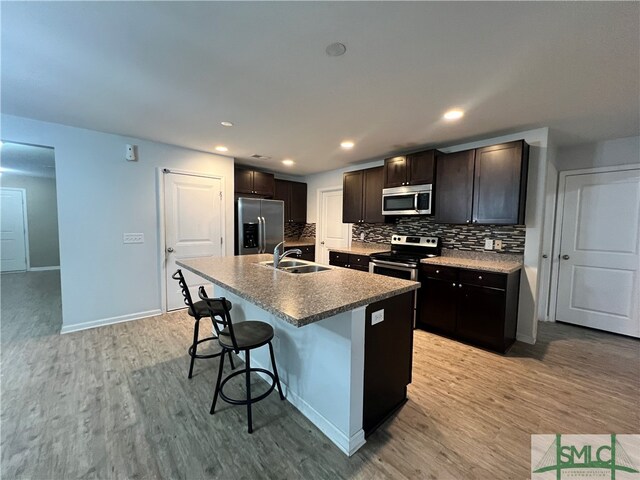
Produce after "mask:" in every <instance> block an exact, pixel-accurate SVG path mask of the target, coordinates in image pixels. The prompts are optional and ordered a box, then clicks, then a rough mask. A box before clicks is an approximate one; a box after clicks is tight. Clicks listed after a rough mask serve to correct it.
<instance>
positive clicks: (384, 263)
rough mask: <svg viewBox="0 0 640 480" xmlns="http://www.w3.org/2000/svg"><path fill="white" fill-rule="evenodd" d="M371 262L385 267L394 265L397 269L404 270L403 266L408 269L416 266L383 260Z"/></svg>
mask: <svg viewBox="0 0 640 480" xmlns="http://www.w3.org/2000/svg"><path fill="white" fill-rule="evenodd" d="M371 263H373V264H374V265H384V266H386V267H396V268H397V269H398V270H401V269H402V270H404V269H405V268H407V269H409V270H415V269H416V268H417V267H416V266H414V265H409V264H408V263H399V262H385V261H384V260H371ZM398 267H400V268H398Z"/></svg>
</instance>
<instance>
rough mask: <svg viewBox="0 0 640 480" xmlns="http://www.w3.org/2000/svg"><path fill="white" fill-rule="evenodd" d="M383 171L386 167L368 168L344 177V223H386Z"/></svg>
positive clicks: (348, 173)
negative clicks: (383, 205) (383, 207)
mask: <svg viewBox="0 0 640 480" xmlns="http://www.w3.org/2000/svg"><path fill="white" fill-rule="evenodd" d="M383 169H384V167H375V168H368V169H366V170H356V171H354V172H347V173H345V174H344V175H343V192H342V222H343V223H384V216H383V215H382V182H383V176H384V172H383Z"/></svg>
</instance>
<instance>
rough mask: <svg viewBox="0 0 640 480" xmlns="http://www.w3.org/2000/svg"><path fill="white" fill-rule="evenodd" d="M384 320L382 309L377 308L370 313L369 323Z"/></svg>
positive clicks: (373, 323)
mask: <svg viewBox="0 0 640 480" xmlns="http://www.w3.org/2000/svg"><path fill="white" fill-rule="evenodd" d="M383 321H384V309H382V310H378V311H376V312H373V313H372V314H371V325H375V324H376V323H380V322H383Z"/></svg>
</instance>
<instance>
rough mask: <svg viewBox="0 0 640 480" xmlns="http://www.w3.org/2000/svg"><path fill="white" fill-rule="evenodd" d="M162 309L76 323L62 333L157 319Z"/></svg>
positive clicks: (64, 328)
mask: <svg viewBox="0 0 640 480" xmlns="http://www.w3.org/2000/svg"><path fill="white" fill-rule="evenodd" d="M161 314H162V311H161V310H160V309H156V310H148V311H146V312H137V313H131V314H129V315H121V316H119V317H110V318H101V319H99V320H92V321H90V322H84V323H76V324H74V325H62V329H61V330H60V333H71V332H78V331H80V330H87V329H89V328H95V327H103V326H105V325H113V324H115V323H123V322H130V321H132V320H140V319H141V318H148V317H155V316H156V315H161Z"/></svg>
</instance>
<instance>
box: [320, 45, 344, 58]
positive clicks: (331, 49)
mask: <svg viewBox="0 0 640 480" xmlns="http://www.w3.org/2000/svg"><path fill="white" fill-rule="evenodd" d="M325 51H326V52H327V55H329V56H330V57H339V56H340V55H344V52H346V51H347V47H346V46H345V44H344V43H339V42H336V43H332V44H331V45H329V46H327V48H326V49H325Z"/></svg>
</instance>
